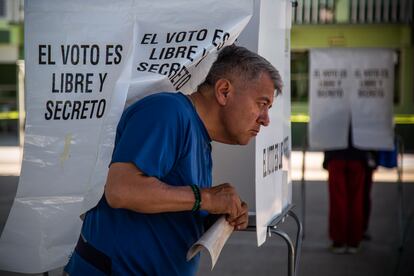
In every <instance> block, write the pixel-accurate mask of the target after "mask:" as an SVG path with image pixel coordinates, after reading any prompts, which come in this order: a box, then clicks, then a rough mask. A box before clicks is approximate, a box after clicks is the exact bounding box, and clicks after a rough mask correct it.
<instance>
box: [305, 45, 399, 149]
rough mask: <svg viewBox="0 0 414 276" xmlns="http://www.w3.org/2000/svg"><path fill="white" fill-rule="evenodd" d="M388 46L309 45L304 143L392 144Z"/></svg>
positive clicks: (384, 146)
mask: <svg viewBox="0 0 414 276" xmlns="http://www.w3.org/2000/svg"><path fill="white" fill-rule="evenodd" d="M394 55H395V54H394V52H393V51H392V50H386V49H313V50H312V51H311V53H310V73H309V74H310V75H309V78H310V101H309V103H310V109H309V112H310V122H309V144H310V147H311V148H313V149H321V150H332V149H345V148H347V147H348V133H349V130H350V127H352V141H353V144H354V146H355V147H357V148H360V149H367V150H390V149H392V148H393V139H394V137H393V118H392V114H393V111H392V99H393V92H394Z"/></svg>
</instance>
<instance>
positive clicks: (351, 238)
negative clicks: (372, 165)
mask: <svg viewBox="0 0 414 276" xmlns="http://www.w3.org/2000/svg"><path fill="white" fill-rule="evenodd" d="M328 172H329V235H330V238H331V239H332V241H333V242H335V243H337V244H343V245H348V246H358V245H359V243H360V241H361V240H362V235H363V231H364V208H363V200H364V199H363V198H364V182H365V165H364V163H363V162H362V161H359V160H336V159H333V160H330V161H329V163H328Z"/></svg>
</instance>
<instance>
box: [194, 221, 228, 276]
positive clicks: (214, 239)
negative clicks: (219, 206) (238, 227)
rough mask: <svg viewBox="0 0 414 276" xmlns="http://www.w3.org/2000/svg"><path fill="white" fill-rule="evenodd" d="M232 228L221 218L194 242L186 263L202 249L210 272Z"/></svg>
mask: <svg viewBox="0 0 414 276" xmlns="http://www.w3.org/2000/svg"><path fill="white" fill-rule="evenodd" d="M233 230H234V227H233V226H231V225H230V224H229V223H228V222H227V220H226V218H225V216H221V217H220V218H219V219H218V220H217V221H216V222H215V223H214V224H213V225H212V226H211V227H210V228H209V229H208V230H207V231H206V232H205V233H204V234H203V235H202V236H201V237H200V239H199V240H198V241H197V242H195V243H194V244H193V245H192V246H191V248H190V249H189V250H188V252H187V261H188V260H191V259H192V258H193V257H194V256H195V255H197V254H198V253H199V252H200V251H201V250H202V249H203V248H204V249H206V250H207V252H208V253H209V255H210V259H211V270H213V268H214V266H215V265H216V262H217V259H218V257H219V256H220V253H221V250H222V249H223V246H224V244H225V243H226V241H227V240H228V238H229V237H230V235H231V234H232V233H233Z"/></svg>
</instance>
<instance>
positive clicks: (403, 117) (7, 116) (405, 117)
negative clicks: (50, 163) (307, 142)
mask: <svg viewBox="0 0 414 276" xmlns="http://www.w3.org/2000/svg"><path fill="white" fill-rule="evenodd" d="M14 119H19V112H18V111H7V112H0V120H14ZM290 120H291V121H292V123H309V115H308V114H292V115H291V116H290ZM394 121H395V123H396V124H410V125H412V124H414V115H413V114H397V115H394Z"/></svg>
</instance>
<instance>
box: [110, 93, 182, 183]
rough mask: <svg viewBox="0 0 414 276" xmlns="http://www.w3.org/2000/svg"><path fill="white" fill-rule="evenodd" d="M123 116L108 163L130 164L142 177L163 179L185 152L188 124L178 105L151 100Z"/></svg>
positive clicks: (154, 98) (168, 101)
mask: <svg viewBox="0 0 414 276" xmlns="http://www.w3.org/2000/svg"><path fill="white" fill-rule="evenodd" d="M124 115H125V118H122V119H121V123H122V124H121V123H120V125H119V126H118V134H117V136H118V137H117V139H116V140H117V141H116V144H115V148H114V152H113V155H112V163H114V162H132V163H134V164H135V165H136V166H137V167H138V168H139V169H140V170H141V171H142V172H144V173H145V174H146V175H148V176H154V177H157V178H159V179H161V178H163V177H164V176H166V175H167V174H168V173H169V172H170V170H171V169H172V168H173V167H174V165H175V164H176V162H177V160H178V159H179V158H180V156H181V155H182V153H183V152H185V149H184V145H185V144H186V143H185V141H184V139H185V136H186V135H185V128H186V125H188V123H186V121H185V116H183V112H182V111H181V110H180V106H179V104H178V103H177V101H176V100H175V99H170V98H168V97H166V98H165V99H164V98H161V99H159V98H157V97H153V98H150V99H149V100H145V99H144V101H143V102H142V103H138V105H136V106H134V107H133V109H132V110H128V113H127V114H124Z"/></svg>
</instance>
